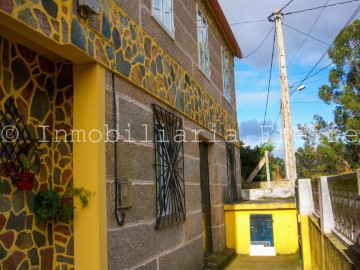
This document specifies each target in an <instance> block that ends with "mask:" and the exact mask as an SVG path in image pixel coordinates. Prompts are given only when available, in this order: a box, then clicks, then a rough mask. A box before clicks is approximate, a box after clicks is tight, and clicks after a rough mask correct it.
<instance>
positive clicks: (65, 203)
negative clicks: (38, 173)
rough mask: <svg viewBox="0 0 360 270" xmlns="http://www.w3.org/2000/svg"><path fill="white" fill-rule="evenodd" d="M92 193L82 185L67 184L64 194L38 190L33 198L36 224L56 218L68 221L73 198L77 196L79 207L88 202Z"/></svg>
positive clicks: (70, 217)
mask: <svg viewBox="0 0 360 270" xmlns="http://www.w3.org/2000/svg"><path fill="white" fill-rule="evenodd" d="M93 195H94V193H92V192H91V191H89V190H87V189H85V188H84V187H74V186H67V188H66V191H65V193H64V194H62V195H61V194H60V193H59V192H58V191H56V190H46V191H41V192H38V193H37V194H36V195H35V198H34V214H35V222H36V224H40V223H43V222H46V221H50V220H53V219H54V218H56V219H57V220H59V221H62V222H68V221H69V220H71V219H72V217H73V214H74V209H75V207H74V203H73V198H74V197H78V198H79V200H80V203H81V208H84V207H86V206H87V205H88V204H89V201H90V199H91V197H92V196H93Z"/></svg>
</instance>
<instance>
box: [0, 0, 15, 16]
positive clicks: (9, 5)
mask: <svg viewBox="0 0 360 270" xmlns="http://www.w3.org/2000/svg"><path fill="white" fill-rule="evenodd" d="M0 9H1V10H3V11H5V12H6V13H8V14H11V13H12V12H13V11H14V1H13V0H1V1H0Z"/></svg>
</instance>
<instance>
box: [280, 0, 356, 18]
mask: <svg viewBox="0 0 360 270" xmlns="http://www.w3.org/2000/svg"><path fill="white" fill-rule="evenodd" d="M358 1H360V0H351V1H346V2H339V3H334V4H331V5H325V6H319V7H314V8H307V9H302V10H297V11H292V12H288V13H284V14H283V15H284V16H285V15H291V14H296V13H301V12H305V11H311V10H316V9H320V8H328V7H333V6H337V5H343V4H348V3H352V2H358Z"/></svg>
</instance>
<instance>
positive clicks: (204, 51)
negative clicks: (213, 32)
mask: <svg viewBox="0 0 360 270" xmlns="http://www.w3.org/2000/svg"><path fill="white" fill-rule="evenodd" d="M197 21H198V41H199V58H200V68H201V70H202V71H203V72H204V73H205V75H206V76H210V62H209V42H208V25H207V22H206V19H205V17H204V15H203V14H202V13H201V11H200V9H198V14H197Z"/></svg>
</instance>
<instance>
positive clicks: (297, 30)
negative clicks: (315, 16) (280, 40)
mask: <svg viewBox="0 0 360 270" xmlns="http://www.w3.org/2000/svg"><path fill="white" fill-rule="evenodd" d="M283 25H284V26H286V27H288V28H290V29H292V30H294V31H296V32H299V33H300V34H303V35H305V36H307V37H309V38H312V39H314V40H316V41H319V42H321V43H323V44H325V45H328V46H330V44H329V43H327V42H325V41H322V40H321V39H318V38H316V37H313V36H310V35H309V34H306V33H304V32H302V31H300V30H299V29H296V28H294V27H292V26H290V25H288V24H286V23H283ZM305 40H306V38H305ZM299 48H301V47H299ZM298 51H299V49H298ZM295 55H296V54H295ZM295 55H294V56H293V58H292V59H294V57H295ZM292 59H291V60H290V62H291V61H292ZM289 65H290V63H289Z"/></svg>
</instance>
